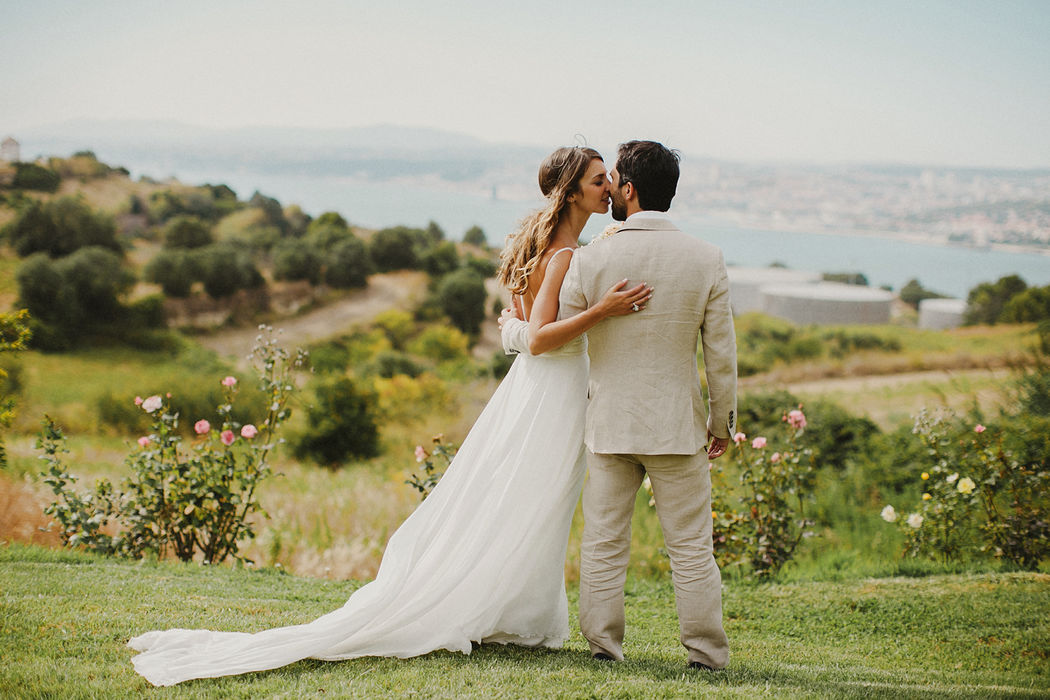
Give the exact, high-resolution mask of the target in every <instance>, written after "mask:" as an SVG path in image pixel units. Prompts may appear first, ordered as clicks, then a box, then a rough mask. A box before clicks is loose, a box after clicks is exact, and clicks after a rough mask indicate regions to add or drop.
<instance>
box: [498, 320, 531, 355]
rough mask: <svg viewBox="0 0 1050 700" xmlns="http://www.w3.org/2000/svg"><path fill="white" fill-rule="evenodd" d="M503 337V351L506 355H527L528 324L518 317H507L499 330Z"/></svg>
mask: <svg viewBox="0 0 1050 700" xmlns="http://www.w3.org/2000/svg"><path fill="white" fill-rule="evenodd" d="M500 336H501V337H502V339H503V352H505V353H506V354H508V355H514V354H517V353H523V354H525V355H529V354H530V353H529V324H528V323H526V322H525V321H522V320H521V319H520V318H509V319H507V320H506V322H504V324H503V330H502V331H501V332H500Z"/></svg>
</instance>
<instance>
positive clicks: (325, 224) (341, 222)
mask: <svg viewBox="0 0 1050 700" xmlns="http://www.w3.org/2000/svg"><path fill="white" fill-rule="evenodd" d="M319 228H338V229H342V230H344V231H350V224H348V223H346V219H344V218H343V217H342V215H341V214H339V212H336V211H326V212H325V213H324V214H321V215H320V216H319V217H317V218H316V219H314V220H313V221H311V222H310V225H309V226H307V228H306V232H307V233H313V232H314V231H315V230H316V229H319Z"/></svg>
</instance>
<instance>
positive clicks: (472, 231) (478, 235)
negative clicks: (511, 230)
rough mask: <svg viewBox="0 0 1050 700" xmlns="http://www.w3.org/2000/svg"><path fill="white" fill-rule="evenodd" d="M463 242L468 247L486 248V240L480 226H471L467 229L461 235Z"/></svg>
mask: <svg viewBox="0 0 1050 700" xmlns="http://www.w3.org/2000/svg"><path fill="white" fill-rule="evenodd" d="M463 242H464V243H468V244H470V245H476V246H478V247H479V248H486V247H488V244H489V242H488V239H487V238H485V232H484V231H483V230H482V228H481V227H480V226H471V227H470V228H468V229H467V231H466V233H464V234H463Z"/></svg>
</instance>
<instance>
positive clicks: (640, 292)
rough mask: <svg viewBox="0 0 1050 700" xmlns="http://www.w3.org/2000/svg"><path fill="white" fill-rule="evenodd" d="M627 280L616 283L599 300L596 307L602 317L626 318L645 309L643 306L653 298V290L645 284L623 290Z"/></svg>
mask: <svg viewBox="0 0 1050 700" xmlns="http://www.w3.org/2000/svg"><path fill="white" fill-rule="evenodd" d="M625 286H627V280H623V281H621V282H617V283H616V284H614V285H613V286H612V287H609V291H607V292H606V293H605V295H604V296H603V297H602V298H601V300H600V301H599V302H598V303H597V304H596V306H597V307H598V308H599V310H600V311H601V314H602V317H603V318H606V317H609V316H626V315H628V314H633V313H634V312H636V311H641V310H642V309H644V308H645V304H646V303H647V302H648V301H649V299H651V298H652V296H653V288H652V287H650V286H648V285H646V284H645V282H642V283H641V284H636V285H635V286H633V287H631V288H630V289H624V287H625Z"/></svg>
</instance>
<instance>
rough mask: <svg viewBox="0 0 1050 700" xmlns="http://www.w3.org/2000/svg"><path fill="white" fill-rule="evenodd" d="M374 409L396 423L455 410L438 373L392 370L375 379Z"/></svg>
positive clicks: (388, 420)
mask: <svg viewBox="0 0 1050 700" xmlns="http://www.w3.org/2000/svg"><path fill="white" fill-rule="evenodd" d="M375 390H376V398H377V407H378V413H379V415H380V417H381V418H382V420H383V421H385V422H390V423H397V424H399V425H401V424H405V423H408V422H411V421H416V420H420V419H423V418H426V417H428V416H432V415H434V414H435V413H438V412H444V413H448V412H451V411H453V410H455V406H456V405H457V402H456V399H455V396H454V395H453V394H452V393H450V392H449V390H448V386H447V385H446V384H445V382H443V381H442V380H441V379H440V378H439V377H436V376H434V375H433V374H430V373H429V372H424V373H423V374H420V375H419V376H418V377H415V378H413V377H410V376H408V375H406V374H395V375H392V376H390V377H387V378H382V377H381V378H378V379H376V380H375Z"/></svg>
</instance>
